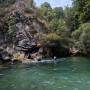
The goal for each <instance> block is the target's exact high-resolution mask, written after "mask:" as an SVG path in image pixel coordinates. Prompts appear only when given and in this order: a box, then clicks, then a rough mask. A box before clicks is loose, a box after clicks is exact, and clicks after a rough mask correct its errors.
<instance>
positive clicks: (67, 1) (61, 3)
mask: <svg viewBox="0 0 90 90" xmlns="http://www.w3.org/2000/svg"><path fill="white" fill-rule="evenodd" d="M34 1H35V3H36V6H40V5H41V4H42V3H44V2H49V3H50V5H51V6H52V7H63V8H64V7H65V6H69V7H70V6H72V1H71V0H34Z"/></svg>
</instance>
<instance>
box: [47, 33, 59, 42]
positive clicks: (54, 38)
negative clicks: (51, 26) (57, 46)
mask: <svg viewBox="0 0 90 90" xmlns="http://www.w3.org/2000/svg"><path fill="white" fill-rule="evenodd" d="M47 40H50V41H58V40H60V36H58V35H57V34H56V33H50V34H48V35H47Z"/></svg>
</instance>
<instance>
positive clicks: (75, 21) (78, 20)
mask: <svg viewBox="0 0 90 90" xmlns="http://www.w3.org/2000/svg"><path fill="white" fill-rule="evenodd" d="M16 1H17V0H0V11H1V12H0V34H1V35H2V37H3V38H4V40H5V41H7V42H8V43H10V42H11V43H15V42H17V40H16V31H17V28H16V24H17V22H22V23H23V24H24V25H25V24H26V22H27V21H26V17H24V15H20V16H21V17H19V16H12V15H10V12H11V11H12V10H13V9H12V7H13V4H14V3H15V2H16ZM72 1H73V5H72V7H65V8H64V9H63V8H62V7H55V8H52V7H51V5H50V4H49V3H48V2H44V3H43V4H42V5H41V6H40V7H39V8H37V9H36V6H35V3H34V1H33V0H24V5H25V7H24V8H25V11H24V14H25V15H26V14H27V13H28V15H29V16H32V17H34V18H35V19H36V21H37V20H39V21H40V22H42V23H41V26H43V25H44V26H45V25H46V26H48V28H47V30H48V32H47V33H45V34H44V36H43V35H41V36H42V37H43V38H42V37H40V38H41V39H43V40H45V44H46V43H48V42H49V43H51V44H52V43H55V44H54V45H55V46H52V45H51V46H49V49H50V51H51V53H52V55H51V56H53V55H57V56H68V55H69V54H70V52H69V49H70V48H71V49H72V48H73V47H74V48H75V49H78V51H79V53H80V54H84V55H90V0H72ZM24 5H23V6H24ZM14 9H15V8H14ZM21 11H22V10H21ZM28 20H29V19H28ZM34 22H35V20H34ZM29 24H30V23H28V25H29ZM32 28H33V30H34V29H35V28H34V27H32ZM26 34H27V33H26ZM27 35H28V34H27ZM39 36H40V35H39ZM9 41H10V42H9ZM13 41H14V42H13ZM53 50H54V51H56V52H57V53H56V52H55V53H53ZM72 50H73V49H72ZM71 53H72V52H71ZM62 54H63V55H62Z"/></svg>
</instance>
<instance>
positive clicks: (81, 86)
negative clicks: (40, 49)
mask: <svg viewBox="0 0 90 90" xmlns="http://www.w3.org/2000/svg"><path fill="white" fill-rule="evenodd" d="M0 90H90V59H89V58H82V57H77V58H76V57H72V58H62V59H60V62H59V63H57V64H50V65H36V66H30V65H5V66H0Z"/></svg>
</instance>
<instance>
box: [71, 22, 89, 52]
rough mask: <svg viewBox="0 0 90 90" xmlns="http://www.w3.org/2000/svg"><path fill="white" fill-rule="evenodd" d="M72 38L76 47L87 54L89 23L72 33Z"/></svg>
mask: <svg viewBox="0 0 90 90" xmlns="http://www.w3.org/2000/svg"><path fill="white" fill-rule="evenodd" d="M72 37H73V38H74V40H75V44H76V46H77V47H78V48H79V49H82V50H83V52H84V53H88V50H90V47H89V46H90V23H85V24H82V25H81V26H80V27H79V29H77V30H76V31H75V32H73V33H72ZM77 43H78V44H77Z"/></svg>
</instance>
